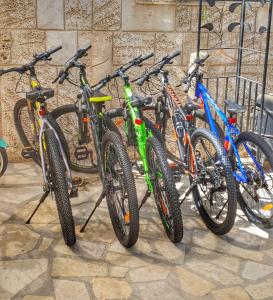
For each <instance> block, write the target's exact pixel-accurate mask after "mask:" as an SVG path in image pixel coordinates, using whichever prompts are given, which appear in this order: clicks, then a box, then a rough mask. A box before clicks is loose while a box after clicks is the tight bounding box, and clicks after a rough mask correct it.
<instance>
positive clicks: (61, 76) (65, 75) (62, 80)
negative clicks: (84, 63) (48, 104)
mask: <svg viewBox="0 0 273 300" xmlns="http://www.w3.org/2000/svg"><path fill="white" fill-rule="evenodd" d="M67 75H68V74H67V72H64V71H63V72H62V74H59V78H60V79H59V84H63V83H64V81H65V79H66V77H67Z"/></svg>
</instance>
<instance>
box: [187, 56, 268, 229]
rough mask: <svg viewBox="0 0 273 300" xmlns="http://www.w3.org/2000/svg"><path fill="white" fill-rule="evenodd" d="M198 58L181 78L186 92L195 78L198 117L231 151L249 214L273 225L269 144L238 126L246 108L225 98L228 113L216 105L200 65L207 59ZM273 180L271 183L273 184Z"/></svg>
mask: <svg viewBox="0 0 273 300" xmlns="http://www.w3.org/2000/svg"><path fill="white" fill-rule="evenodd" d="M208 57H209V55H206V56H205V57H204V58H203V59H200V58H197V59H195V61H194V63H193V65H192V66H191V71H190V72H188V73H187V75H186V77H185V78H184V79H183V80H182V82H183V84H184V85H185V86H184V90H185V92H188V90H189V88H190V86H191V84H192V80H193V79H195V80H196V86H195V99H193V101H195V102H199V103H200V104H201V107H202V108H203V109H204V111H203V114H202V113H199V114H198V115H196V117H197V118H198V119H199V120H200V121H201V122H203V124H205V125H206V126H208V127H209V128H210V130H211V131H212V132H213V133H214V134H215V135H216V136H217V137H218V138H219V139H220V141H222V143H223V144H224V148H225V150H226V152H227V153H228V154H229V156H230V159H231V162H232V165H233V175H234V178H235V180H236V185H237V190H238V192H237V199H238V202H239V204H240V206H241V208H242V210H243V212H244V213H245V215H246V216H247V218H248V219H249V220H250V221H251V222H254V223H262V224H264V225H265V226H272V220H273V193H272V190H273V180H272V175H271V174H272V172H273V171H272V170H273V155H272V150H271V148H270V146H269V145H268V143H267V142H266V141H265V140H264V139H263V138H262V137H261V136H259V135H258V134H255V133H253V132H240V130H239V126H238V125H237V115H238V114H240V113H244V112H245V108H244V107H243V106H242V105H240V104H238V103H235V102H233V101H231V100H227V99H226V100H225V105H226V111H227V113H228V116H226V115H225V113H224V112H223V111H222V110H221V109H220V108H219V107H218V106H217V104H216V102H215V101H214V99H213V97H212V96H211V95H210V94H209V92H208V91H207V89H206V88H205V86H204V85H203V83H202V78H203V73H202V72H201V71H200V70H199V67H200V66H202V65H204V62H205V61H206V60H207V59H208ZM211 109H213V110H214V111H215V112H216V114H217V115H218V116H219V117H220V120H221V121H222V122H223V124H224V126H225V133H224V132H223V130H222V128H221V126H220V125H219V124H218V123H217V122H216V121H215V120H214V119H213V117H212V112H211ZM270 182H271V184H270Z"/></svg>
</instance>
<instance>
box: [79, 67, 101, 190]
mask: <svg viewBox="0 0 273 300" xmlns="http://www.w3.org/2000/svg"><path fill="white" fill-rule="evenodd" d="M80 88H81V90H82V97H83V100H84V103H83V104H84V105H86V108H87V109H86V114H87V115H88V116H89V119H90V121H89V123H90V126H91V130H92V135H93V140H94V144H95V148H96V154H97V160H98V163H97V165H98V170H99V174H100V177H101V181H102V183H103V184H105V172H104V168H103V167H102V165H103V164H102V163H103V162H102V155H101V152H102V147H101V143H102V126H103V124H102V122H103V116H104V114H103V112H102V111H101V110H100V109H99V113H97V112H96V111H95V110H96V107H95V105H96V104H93V103H92V102H91V87H90V85H89V83H88V80H87V78H86V74H85V70H84V67H83V69H81V70H80ZM79 101H81V99H80V100H79ZM84 124H85V123H84ZM84 124H81V125H83V126H84ZM79 125H80V124H79ZM80 128H81V129H83V130H86V129H87V128H86V127H84V128H82V126H80ZM81 131H82V130H81ZM81 135H84V132H83V131H82V132H81Z"/></svg>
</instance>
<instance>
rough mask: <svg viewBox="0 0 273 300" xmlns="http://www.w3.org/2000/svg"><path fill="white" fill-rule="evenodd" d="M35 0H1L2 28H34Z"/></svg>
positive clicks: (0, 19)
mask: <svg viewBox="0 0 273 300" xmlns="http://www.w3.org/2000/svg"><path fill="white" fill-rule="evenodd" d="M35 2H36V1H35V0H0V7H1V9H0V28H34V27H35V26H36V11H35Z"/></svg>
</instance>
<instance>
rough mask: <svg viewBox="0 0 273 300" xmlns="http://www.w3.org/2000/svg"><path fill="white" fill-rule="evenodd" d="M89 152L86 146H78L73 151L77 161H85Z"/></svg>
mask: <svg viewBox="0 0 273 300" xmlns="http://www.w3.org/2000/svg"><path fill="white" fill-rule="evenodd" d="M89 153H90V152H89V151H88V149H87V147H86V146H78V147H77V148H76V150H75V153H74V154H75V157H76V159H77V160H85V159H87V158H88V156H89Z"/></svg>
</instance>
